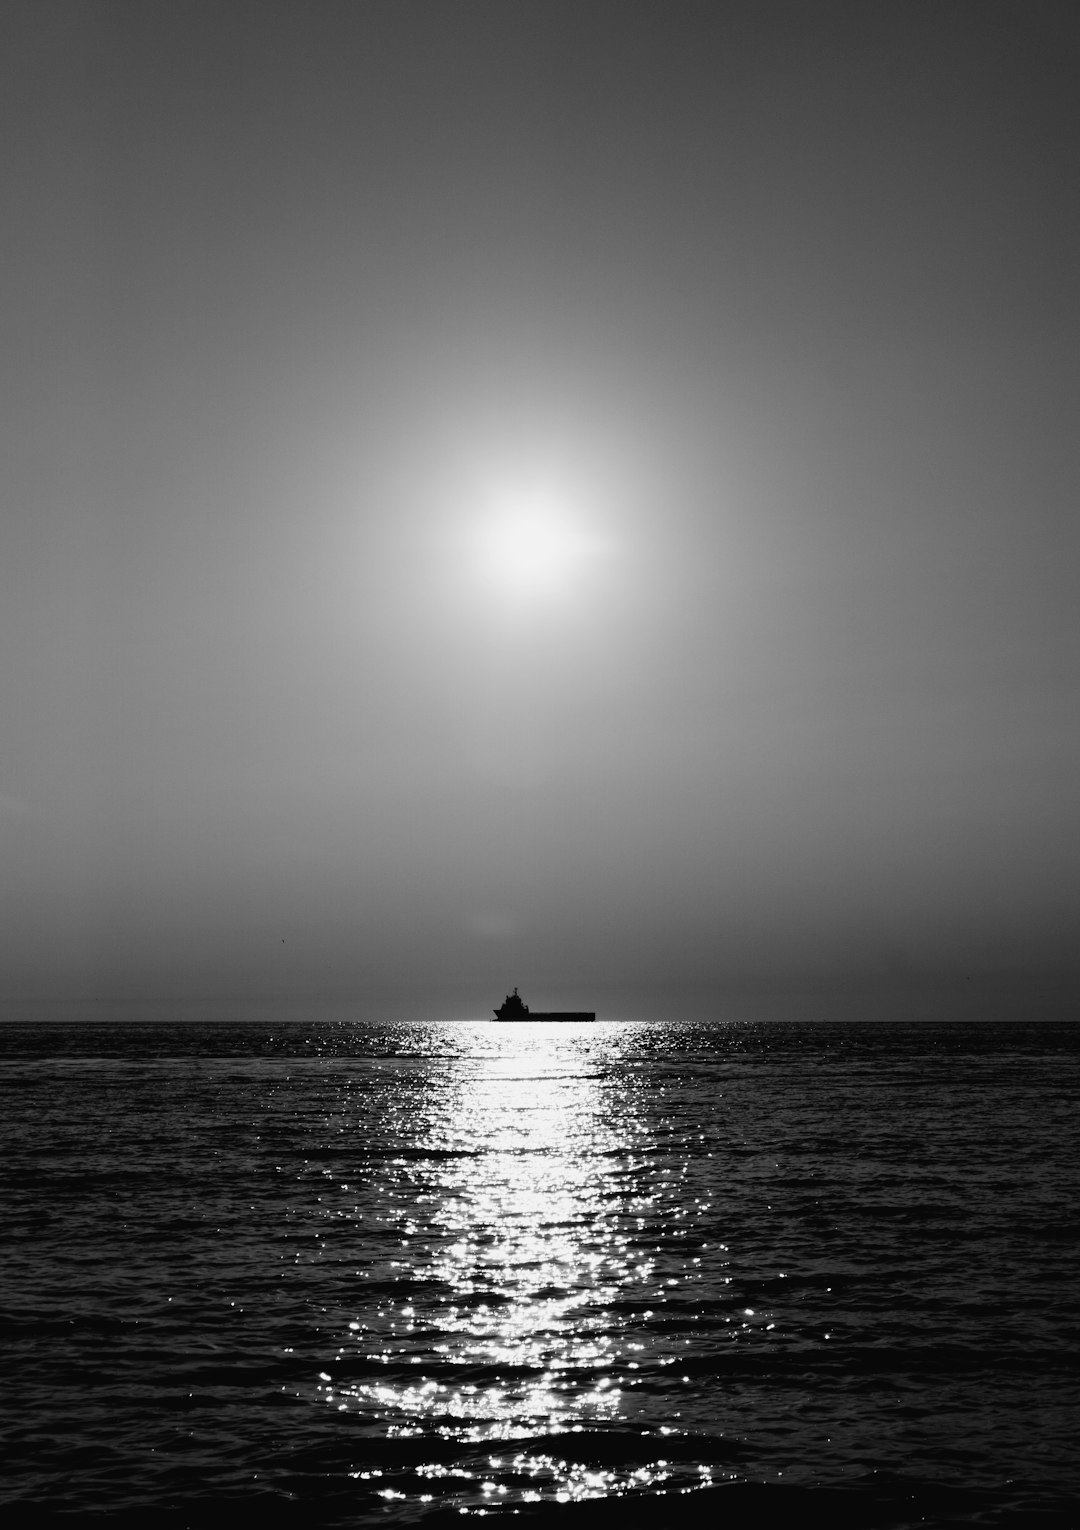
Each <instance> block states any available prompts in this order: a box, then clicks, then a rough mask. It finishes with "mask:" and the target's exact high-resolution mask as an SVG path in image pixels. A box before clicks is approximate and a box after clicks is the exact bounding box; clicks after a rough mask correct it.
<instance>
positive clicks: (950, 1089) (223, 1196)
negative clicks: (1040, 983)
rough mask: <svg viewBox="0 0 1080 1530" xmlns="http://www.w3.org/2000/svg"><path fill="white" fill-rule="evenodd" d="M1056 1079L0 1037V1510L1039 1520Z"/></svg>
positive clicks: (1045, 1032) (699, 1060)
mask: <svg viewBox="0 0 1080 1530" xmlns="http://www.w3.org/2000/svg"><path fill="white" fill-rule="evenodd" d="M1078 1084H1080V1027H1075V1028H1072V1027H1070V1026H1068V1025H1056V1026H1055V1025H1046V1024H1039V1025H1030V1026H1023V1025H1005V1024H998V1025H986V1026H979V1025H973V1024H968V1025H963V1026H959V1025H958V1026H954V1027H949V1026H941V1025H910V1026H904V1025H870V1024H867V1025H858V1024H846V1025H835V1026H830V1025H822V1024H816V1025H803V1026H800V1025H796V1024H792V1025H776V1024H774V1025H752V1024H746V1025H726V1026H725V1025H716V1026H711V1027H708V1026H700V1025H669V1024H655V1025H645V1024H636V1025H607V1024H603V1023H599V1024H597V1025H594V1026H585V1025H582V1026H555V1025H552V1026H520V1027H500V1026H496V1025H488V1024H476V1025H466V1024H446V1025H419V1024H414V1025H386V1026H370V1025H367V1026H361V1025H356V1026H351V1025H343V1024H313V1025H310V1026H297V1025H291V1026H274V1025H270V1024H246V1025H242V1026H241V1025H234V1026H229V1025H214V1026H206V1025H195V1024H190V1025H167V1026H160V1025H159V1026H143V1025H113V1026H107V1025H91V1026H82V1027H76V1026H72V1025H53V1026H39V1027H36V1028H31V1027H29V1026H23V1025H9V1026H6V1027H3V1028H0V1090H2V1117H0V1139H2V1149H3V1159H2V1162H3V1170H4V1182H3V1191H2V1199H0V1217H2V1226H3V1240H4V1241H3V1255H2V1275H3V1285H2V1330H0V1332H2V1354H0V1364H2V1375H3V1387H2V1392H0V1419H2V1423H3V1428H4V1436H5V1439H4V1456H5V1461H6V1480H5V1483H4V1485H3V1486H2V1487H0V1503H3V1504H6V1505H7V1506H8V1509H9V1511H10V1510H12V1509H14V1510H18V1509H20V1508H21V1509H22V1511H23V1513H24V1514H27V1515H28V1516H30V1517H32V1518H40V1517H42V1516H43V1515H45V1514H48V1513H53V1514H56V1513H67V1512H72V1513H76V1514H78V1515H79V1516H80V1517H86V1516H88V1515H91V1514H102V1515H106V1516H109V1517H119V1518H124V1517H127V1518H129V1519H130V1520H132V1521H134V1522H150V1521H151V1520H153V1521H154V1522H164V1521H166V1520H168V1521H170V1522H177V1523H190V1524H193V1525H198V1524H201V1523H204V1522H206V1520H207V1517H208V1515H209V1514H210V1513H212V1512H220V1511H221V1510H222V1509H223V1508H224V1509H226V1510H227V1509H229V1508H230V1506H233V1505H234V1506H235V1509H236V1511H237V1512H238V1513H246V1512H248V1511H251V1510H254V1511H256V1512H258V1513H259V1515H260V1516H261V1517H262V1518H263V1519H264V1521H265V1520H266V1519H267V1518H269V1519H270V1520H272V1521H274V1522H277V1521H279V1520H285V1521H287V1522H289V1523H292V1522H293V1521H295V1523H297V1524H338V1523H340V1524H342V1525H345V1524H350V1523H352V1524H357V1523H360V1524H362V1523H368V1522H371V1521H385V1522H386V1523H387V1524H388V1525H393V1524H395V1523H398V1524H406V1523H414V1522H417V1521H418V1520H421V1519H429V1518H430V1519H431V1521H432V1523H433V1524H438V1522H439V1521H440V1519H442V1518H444V1517H448V1514H449V1511H457V1510H459V1509H461V1508H465V1509H469V1510H473V1509H479V1508H484V1509H486V1510H488V1511H489V1513H498V1512H505V1511H509V1510H510V1509H515V1510H521V1509H523V1508H524V1509H525V1521H524V1522H525V1523H528V1521H529V1519H530V1518H536V1519H540V1520H542V1521H544V1520H546V1519H547V1518H549V1517H551V1518H553V1519H558V1520H562V1521H566V1522H568V1523H570V1524H573V1523H576V1522H577V1521H578V1520H582V1521H586V1520H588V1521H590V1522H591V1521H600V1522H605V1523H606V1522H607V1521H608V1520H609V1519H610V1520H611V1521H612V1522H615V1520H623V1521H625V1520H627V1519H630V1518H633V1517H634V1516H635V1515H636V1514H640V1512H641V1510H642V1509H643V1508H646V1509H648V1510H649V1517H650V1522H651V1523H653V1524H656V1525H660V1524H666V1523H671V1524H690V1523H702V1524H704V1523H709V1524H713V1523H718V1524H723V1525H728V1526H733V1525H743V1524H746V1525H750V1524H760V1523H763V1522H764V1520H765V1519H769V1520H770V1522H778V1521H779V1522H783V1523H790V1524H792V1525H796V1524H798V1525H805V1524H809V1523H813V1524H819V1523H820V1524H829V1525H867V1526H870V1525H883V1526H884V1525H893V1524H911V1525H915V1524H942V1525H946V1524H949V1525H951V1524H956V1525H967V1524H987V1525H1006V1524H1008V1525H1018V1526H1019V1525H1071V1524H1073V1523H1074V1522H1076V1516H1075V1515H1074V1506H1075V1505H1076V1502H1077V1492H1078V1488H1080V1464H1078V1463H1080V1451H1078V1449H1077V1444H1078V1439H1077V1424H1078V1422H1080V1409H1078V1406H1077V1405H1078V1401H1080V1375H1078V1367H1077V1359H1078V1354H1080V1281H1078V1269H1077V1249H1078V1242H1080V1239H1078V1233H1080V1150H1078V1143H1077V1104H1078V1094H1080V1091H1078ZM642 1495H644V1496H645V1497H647V1498H648V1499H649V1500H650V1502H649V1503H648V1504H642V1502H641V1497H642ZM578 1500H582V1501H584V1504H583V1506H578V1505H577V1503H576V1501H578ZM557 1501H562V1502H563V1503H564V1505H565V1506H564V1507H563V1508H561V1509H551V1510H547V1509H545V1507H544V1506H545V1505H547V1504H550V1503H553V1502H557ZM527 1505H532V1506H533V1507H531V1508H527V1507H526V1506H527ZM537 1505H539V1507H536V1506H537ZM454 1522H455V1523H459V1522H460V1520H459V1519H458V1517H457V1515H456V1513H455V1515H454ZM518 1523H519V1524H520V1523H522V1521H521V1520H519V1521H518Z"/></svg>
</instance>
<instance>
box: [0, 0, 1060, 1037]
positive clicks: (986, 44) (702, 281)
mask: <svg viewBox="0 0 1080 1530" xmlns="http://www.w3.org/2000/svg"><path fill="white" fill-rule="evenodd" d="M0 30H2V33H3V37H2V47H0V57H2V58H3V64H2V65H0V69H2V72H3V79H2V80H0V135H2V141H3V142H4V145H5V151H4V155H3V165H2V168H0V179H2V182H3V186H2V191H3V203H4V206H5V208H6V210H7V212H6V216H5V233H4V240H3V255H2V261H3V268H2V270H3V274H2V292H3V299H4V301H3V312H4V320H3V323H4V333H3V340H2V345H0V387H2V406H0V429H2V431H3V449H2V460H0V495H2V506H0V508H2V521H0V998H4V999H8V1000H12V1001H16V1000H17V1001H20V1002H21V1001H39V1000H40V1001H42V1002H46V1001H48V1002H51V1001H53V1000H57V1001H59V1000H61V999H63V1000H65V1001H73V1002H80V1001H88V1002H89V1001H93V1002H98V1003H108V1002H114V1001H115V1002H119V1001H121V1000H129V999H146V1000H156V999H162V1000H166V999H168V1000H181V1001H187V1000H191V1001H195V1000H210V999H219V998H220V999H222V1000H235V1001H240V1000H245V1001H251V1002H254V1003H260V1002H264V1001H270V1000H281V1001H284V1000H292V1001H295V1002H297V1003H300V1004H303V1003H307V1002H324V1001H325V1002H329V1001H330V1000H334V1001H335V1002H340V1003H343V1004H346V1005H349V1006H352V1008H353V1009H354V1010H355V1012H356V1013H358V1014H377V1013H382V1012H386V1013H390V1012H394V1013H416V1014H433V1013H439V1014H443V1013H445V1014H471V1013H476V1014H481V1013H483V1012H485V1010H487V1009H488V1008H489V1007H490V1006H491V1005H494V1004H497V1003H498V1002H499V1000H500V999H501V998H502V996H503V994H504V993H505V992H506V991H507V990H508V988H509V987H510V986H511V985H513V984H518V985H519V986H520V987H521V990H522V992H523V993H524V995H525V997H526V998H527V999H530V1000H531V1001H532V1002H533V1003H534V1005H535V1006H537V1007H543V1006H546V1005H550V1004H558V1003H566V1004H569V1005H574V1006H575V1007H577V1006H582V1007H590V1008H597V1009H598V1010H599V1011H600V1012H603V1011H604V1009H605V1008H606V1009H607V1011H608V1013H612V1014H614V1013H618V1014H627V1015H630V1014H642V1013H659V1012H663V1013H665V1014H679V1013H728V1012H731V1010H730V1006H731V1005H733V1004H734V1005H736V1006H737V1004H739V1003H746V1002H750V1001H752V999H753V998H754V996H762V995H768V994H770V993H776V992H798V993H801V994H809V995H817V996H819V997H821V996H824V997H826V998H827V997H828V996H829V995H835V994H842V993H846V992H856V991H858V992H862V991H863V990H865V991H868V992H869V991H871V990H876V991H880V992H896V993H913V992H916V991H919V992H927V993H929V992H934V993H941V994H945V995H949V994H959V993H961V992H963V991H965V990H964V985H966V984H970V985H974V988H973V989H972V990H971V991H976V990H977V991H978V992H980V993H983V994H987V993H992V992H1004V991H1005V990H1008V991H1009V992H1010V993H1013V994H1016V995H1019V996H1020V997H1019V999H1018V1000H1017V1002H1018V1003H1019V1004H1020V1005H1021V1009H1022V1006H1023V1002H1025V1000H1024V996H1025V995H1028V996H1030V994H1032V993H1034V992H1035V990H1036V989H1038V990H1039V991H1040V992H1050V993H1051V994H1052V995H1056V999H1055V1003H1057V1005H1058V1008H1057V1011H1056V1012H1060V1013H1068V1012H1075V1001H1076V998H1077V996H1078V994H1080V979H1078V972H1080V960H1078V957H1077V949H1078V947H1077V934H1076V932H1077V928H1078V914H1080V877H1078V872H1080V822H1078V819H1080V812H1078V805H1080V791H1078V785H1077V783H1078V781H1080V708H1078V706H1077V684H1076V682H1077V674H1078V629H1080V623H1078V618H1077V614H1076V610H1077V603H1076V593H1075V587H1076V566H1077V562H1076V559H1077V552H1078V540H1080V529H1078V528H1080V520H1078V515H1077V488H1078V484H1080V433H1078V431H1077V428H1076V419H1077V404H1078V399H1080V389H1078V382H1080V343H1078V342H1080V332H1078V331H1080V323H1078V319H1080V312H1078V284H1077V272H1078V271H1080V201H1078V186H1080V177H1078V169H1080V89H1078V85H1080V71H1078V64H1080V20H1078V17H1077V12H1076V10H1075V7H1073V6H1072V5H1071V4H1067V3H1066V4H1057V3H1050V0H1022V3H1000V0H977V3H967V0H903V3H898V0H897V3H889V0H880V3H866V0H857V3H833V0H820V3H814V4H806V3H804V0H798V3H792V4H785V3H774V0H734V3H724V0H710V3H707V4H697V3H690V0H682V3H678V0H676V3H672V0H665V3H663V4H660V3H657V4H651V3H637V0H575V3H572V4H566V3H562V0H491V3H474V0H439V3H434V0H430V3H416V0H393V3H386V0H354V3H348V4H339V3H334V0H321V3H319V4H318V5H314V6H312V5H306V4H299V3H295V0H289V3H280V0H254V3H243V0H212V3H202V0H159V3H156V4H154V5H146V4H144V3H141V0H139V3H128V0H89V3H73V0H32V3H26V0H8V3H7V4H6V5H5V7H4V9H3V14H2V17H0ZM935 1002H937V1001H935ZM1070 1005H1071V1006H1072V1009H1071V1010H1070ZM725 1006H728V1009H725Z"/></svg>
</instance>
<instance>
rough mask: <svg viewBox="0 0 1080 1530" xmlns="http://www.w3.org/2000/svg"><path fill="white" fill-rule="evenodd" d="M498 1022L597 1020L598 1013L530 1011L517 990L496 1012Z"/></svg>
mask: <svg viewBox="0 0 1080 1530" xmlns="http://www.w3.org/2000/svg"><path fill="white" fill-rule="evenodd" d="M495 1019H496V1020H578V1021H581V1020H595V1019H596V1011H595V1010H592V1009H548V1010H540V1009H535V1010H530V1008H529V1006H528V1005H527V1004H526V1003H525V1000H524V999H523V998H522V997H521V995H520V994H519V993H518V991H517V989H516V988H515V989H514V991H513V993H508V994H507V995H506V998H505V999H504V1000H503V1001H502V1003H501V1004H500V1005H499V1007H498V1009H497V1010H496V1011H495Z"/></svg>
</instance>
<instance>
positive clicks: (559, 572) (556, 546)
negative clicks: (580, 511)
mask: <svg viewBox="0 0 1080 1530" xmlns="http://www.w3.org/2000/svg"><path fill="white" fill-rule="evenodd" d="M592 551H593V548H592V543H591V540H590V538H589V537H588V536H587V535H586V533H585V531H584V529H583V528H582V527H581V526H580V525H579V524H577V523H576V522H575V521H574V520H573V519H572V518H571V517H570V516H569V515H567V514H566V513H565V512H563V511H562V510H561V509H558V508H555V507H551V506H548V505H544V504H525V505H514V506H508V507H506V508H505V509H500V510H499V511H497V512H496V513H494V514H493V515H491V516H490V517H489V518H488V519H487V520H486V521H485V522H483V523H482V524H481V525H480V526H479V527H478V534H477V553H478V564H479V569H480V572H481V574H482V575H483V576H484V578H485V580H486V582H487V583H488V584H489V585H491V586H493V587H494V589H495V590H496V591H501V592H503V593H505V594H506V595H507V596H509V597H522V596H526V597H531V596H544V595H559V594H562V593H564V592H565V591H566V590H568V589H569V588H570V586H571V585H572V584H573V582H574V581H575V579H576V577H577V576H578V574H579V573H580V572H581V570H582V568H583V566H584V564H585V563H586V561H587V560H588V558H589V556H590V554H591V552H592Z"/></svg>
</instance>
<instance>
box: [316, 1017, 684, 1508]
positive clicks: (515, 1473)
mask: <svg viewBox="0 0 1080 1530" xmlns="http://www.w3.org/2000/svg"><path fill="white" fill-rule="evenodd" d="M623 1029H625V1028H624V1027H618V1026H613V1025H604V1026H603V1027H602V1028H601V1027H600V1026H588V1027H585V1026H581V1027H578V1026H573V1027H569V1026H566V1025H542V1024H536V1025H533V1024H530V1025H528V1026H520V1027H506V1028H495V1027H492V1028H490V1029H489V1028H488V1027H486V1026H485V1027H479V1026H477V1027H462V1028H461V1033H459V1035H460V1042H461V1046H460V1053H459V1055H458V1056H456V1057H452V1058H450V1059H448V1060H447V1062H446V1064H445V1071H444V1073H443V1076H442V1078H441V1079H440V1081H439V1086H438V1087H437V1088H436V1089H434V1090H433V1091H432V1092H431V1093H430V1095H429V1096H428V1097H427V1099H426V1100H425V1110H424V1114H423V1117H422V1119H421V1120H418V1121H417V1122H416V1124H415V1137H414V1140H413V1151H414V1152H415V1153H416V1154H417V1157H416V1158H415V1159H411V1160H410V1161H409V1164H408V1167H409V1168H410V1169H412V1170H414V1171H415V1170H417V1169H419V1170H420V1172H419V1173H418V1174H417V1175H416V1178H415V1179H414V1180H413V1185H412V1189H413V1197H412V1205H413V1212H412V1218H411V1220H410V1221H409V1222H408V1223H407V1225H406V1231H407V1232H408V1233H409V1234H411V1236H410V1237H409V1238H408V1241H407V1248H406V1250H405V1251H406V1253H407V1255H408V1259H407V1267H408V1274H409V1277H410V1297H409V1300H408V1301H406V1302H404V1303H403V1304H400V1305H398V1306H396V1307H394V1308H393V1309H391V1305H390V1302H391V1300H392V1299H388V1300H387V1301H386V1302H385V1303H384V1304H383V1306H382V1307H381V1309H380V1310H379V1312H378V1313H377V1314H376V1315H375V1320H374V1321H373V1320H372V1315H371V1314H370V1313H369V1314H367V1315H366V1316H365V1315H363V1314H359V1315H358V1316H357V1318H356V1319H354V1320H353V1321H352V1322H351V1323H350V1325H349V1328H350V1332H349V1335H348V1336H347V1338H346V1339H345V1342H344V1343H343V1346H342V1350H341V1355H342V1356H343V1357H347V1356H348V1355H349V1354H350V1352H351V1353H353V1354H355V1353H356V1351H357V1348H359V1349H360V1351H361V1352H362V1353H363V1355H364V1357H365V1358H366V1359H367V1360H369V1361H371V1362H373V1363H375V1364H377V1365H379V1366H381V1367H383V1368H386V1369H387V1370H388V1371H390V1372H392V1373H394V1374H392V1375H388V1376H387V1379H386V1380H382V1379H377V1378H365V1379H359V1380H356V1381H353V1382H347V1383H345V1384H339V1385H335V1384H334V1383H333V1382H331V1381H330V1380H329V1378H327V1379H326V1380H324V1381H323V1382H322V1383H321V1388H320V1390H321V1392H322V1395H323V1396H324V1398H325V1400H326V1402H327V1403H328V1404H331V1405H332V1406H334V1407H337V1408H339V1409H340V1408H345V1409H347V1410H358V1411H360V1412H361V1413H364V1414H367V1415H369V1416H372V1417H373V1418H374V1417H377V1418H379V1419H380V1420H382V1421H383V1422H384V1425H385V1427H386V1429H387V1433H388V1434H389V1435H391V1436H397V1437H409V1436H416V1435H429V1434H433V1435H436V1436H438V1435H441V1436H443V1437H447V1436H451V1437H456V1438H459V1439H461V1438H466V1439H470V1440H474V1441H476V1442H477V1443H480V1442H485V1441H490V1442H492V1443H497V1442H504V1443H509V1442H512V1441H514V1440H521V1441H524V1440H526V1439H533V1438H535V1437H536V1436H549V1435H565V1434H568V1433H581V1432H582V1431H583V1430H589V1429H597V1428H599V1429H604V1428H610V1427H611V1426H612V1425H613V1424H616V1423H618V1422H620V1421H625V1420H626V1419H627V1416H628V1410H627V1406H626V1397H625V1394H624V1386H625V1384H626V1382H627V1380H629V1381H630V1382H631V1384H632V1373H633V1372H634V1371H635V1370H636V1369H637V1368H638V1361H637V1358H636V1356H637V1355H638V1354H639V1353H640V1352H641V1351H642V1350H643V1349H644V1348H645V1344H644V1343H643V1342H642V1339H641V1337H640V1336H636V1335H635V1330H634V1325H633V1323H632V1321H627V1317H628V1314H627V1312H626V1304H627V1301H628V1300H630V1301H631V1302H638V1303H639V1305H640V1308H641V1312H642V1315H643V1316H650V1317H651V1316H652V1313H651V1311H650V1310H649V1302H650V1299H652V1300H657V1301H659V1300H661V1299H663V1297H664V1296H665V1295H668V1294H670V1291H671V1288H672V1287H674V1286H676V1285H681V1284H682V1283H683V1282H685V1281H687V1280H692V1279H695V1278H699V1277H698V1276H697V1272H696V1271H695V1270H694V1269H693V1268H692V1266H691V1261H690V1260H689V1259H688V1260H687V1261H686V1262H685V1267H684V1268H683V1269H681V1270H680V1271H679V1273H678V1275H677V1276H676V1275H672V1274H670V1273H668V1274H667V1275H666V1277H665V1284H664V1285H663V1286H660V1287H658V1286H657V1281H658V1279H659V1276H658V1272H657V1268H656V1264H657V1261H656V1257H655V1251H654V1250H653V1249H652V1248H651V1247H649V1245H648V1242H647V1241H642V1240H641V1238H640V1237H639V1236H638V1234H639V1231H640V1229H642V1228H645V1227H649V1226H651V1225H653V1222H654V1218H655V1207H654V1206H653V1204H652V1202H653V1201H654V1200H655V1191H650V1189H649V1188H648V1187H647V1184H646V1183H645V1182H644V1181H639V1179H638V1175H637V1172H636V1171H637V1169H638V1168H639V1167H640V1166H639V1164H638V1163H637V1162H636V1160H635V1152H634V1149H635V1143H636V1139H637V1138H638V1136H639V1134H640V1133H641V1132H642V1130H643V1127H642V1124H641V1121H640V1117H639V1116H638V1115H637V1114H636V1113H635V1111H634V1108H633V1101H632V1099H631V1098H628V1095H627V1085H626V1081H625V1080H623V1081H622V1083H621V1084H620V1083H616V1082H615V1081H614V1080H613V1079H612V1078H611V1077H610V1076H608V1074H607V1070H602V1069H601V1068H600V1067H598V1066H597V1065H596V1063H595V1062H594V1060H593V1054H594V1051H595V1049H596V1047H597V1045H598V1044H600V1043H601V1042H602V1045H603V1049H604V1054H605V1056H606V1057H608V1058H610V1056H611V1053H612V1051H615V1052H617V1051H618V1050H619V1042H620V1031H621V1030H623ZM400 1167H402V1168H404V1167H405V1165H404V1164H402V1165H400ZM404 1241H405V1240H403V1242H404ZM694 1263H700V1261H699V1260H697V1261H694ZM616 1301H617V1302H618V1303H619V1306H620V1309H622V1312H621V1316H620V1317H619V1318H618V1319H613V1316H612V1312H611V1306H612V1303H614V1302H616ZM629 1316H630V1317H632V1316H633V1314H629ZM373 1341H374V1343H373ZM661 1363H663V1362H661ZM406 1366H407V1367H408V1368H409V1370H411V1371H413V1372H414V1374H415V1379H414V1376H412V1375H408V1374H407V1373H406V1374H404V1375H403V1374H401V1370H402V1367H406ZM630 1411H631V1412H632V1411H633V1410H630ZM639 1427H640V1426H639ZM489 1465H490V1466H491V1467H492V1469H494V1468H495V1467H498V1468H499V1476H500V1478H501V1479H502V1480H501V1482H499V1483H496V1484H495V1485H494V1486H492V1485H491V1484H490V1483H480V1484H479V1488H480V1491H481V1492H492V1491H494V1492H498V1491H500V1490H501V1491H503V1492H505V1491H506V1490H507V1480H512V1481H513V1482H514V1485H515V1488H516V1494H515V1496H518V1497H521V1496H523V1495H522V1491H521V1489H522V1486H527V1483H523V1481H522V1479H530V1480H533V1481H535V1480H537V1479H543V1480H544V1482H545V1485H546V1486H547V1488H548V1491H551V1489H552V1487H554V1488H555V1489H556V1491H555V1494H554V1496H556V1497H567V1496H572V1497H577V1496H590V1495H592V1494H600V1493H607V1492H611V1491H612V1490H613V1489H615V1488H616V1487H617V1486H618V1485H619V1484H622V1485H630V1484H631V1483H633V1485H635V1486H645V1485H647V1484H650V1483H651V1484H655V1483H658V1482H661V1481H664V1480H666V1479H667V1477H668V1475H669V1473H668V1471H667V1463H666V1462H664V1461H656V1460H653V1461H652V1462H651V1463H650V1465H649V1466H648V1467H644V1466H634V1467H630V1466H624V1467H623V1469H622V1471H621V1472H618V1473H616V1472H615V1471H613V1470H611V1469H608V1468H605V1467H602V1466H600V1467H597V1466H592V1465H583V1464H582V1463H581V1462H579V1461H567V1460H565V1459H563V1458H562V1456H561V1455H560V1454H558V1453H553V1454H548V1453H545V1452H544V1451H543V1450H538V1449H537V1448H536V1447H535V1446H534V1448H533V1449H531V1450H530V1451H529V1452H528V1453H527V1454H524V1453H519V1454H517V1455H513V1454H511V1455H508V1456H505V1457H504V1456H500V1457H497V1458H492V1460H491V1462H490V1463H489ZM420 1471H421V1475H427V1476H444V1475H445V1472H446V1469H445V1468H444V1467H442V1466H440V1465H439V1464H438V1463H434V1462H433V1463H426V1464H423V1465H422V1466H421V1468H420ZM459 1471H460V1468H459ZM465 1475H468V1473H466V1474H465ZM703 1480H709V1478H708V1476H706V1477H705V1478H704V1479H703ZM524 1496H528V1497H531V1496H533V1494H532V1493H526V1494H525V1495H524Z"/></svg>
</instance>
